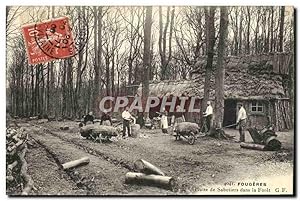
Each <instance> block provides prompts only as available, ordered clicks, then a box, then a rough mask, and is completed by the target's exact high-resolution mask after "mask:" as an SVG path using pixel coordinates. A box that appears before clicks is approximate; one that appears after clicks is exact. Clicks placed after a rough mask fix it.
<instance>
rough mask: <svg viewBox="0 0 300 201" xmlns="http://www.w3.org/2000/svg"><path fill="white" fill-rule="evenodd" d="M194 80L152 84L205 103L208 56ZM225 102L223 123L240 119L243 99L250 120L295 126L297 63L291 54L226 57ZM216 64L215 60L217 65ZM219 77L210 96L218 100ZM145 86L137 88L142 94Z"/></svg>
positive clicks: (160, 91)
mask: <svg viewBox="0 0 300 201" xmlns="http://www.w3.org/2000/svg"><path fill="white" fill-rule="evenodd" d="M196 65H197V69H196V70H195V71H194V72H193V76H192V79H190V80H176V81H174V80H172V81H154V82H152V83H151V84H150V86H149V87H150V96H157V97H163V96H169V97H171V96H176V97H181V96H187V97H197V98H198V99H199V100H198V101H196V103H195V107H196V108H200V107H201V100H202V98H203V94H204V76H205V70H204V69H205V65H206V60H205V58H202V59H200V60H199V62H198V63H197V64H196ZM225 65H226V66H225V83H224V84H225V85H224V93H225V97H224V98H225V104H224V122H223V125H224V126H226V125H230V124H233V123H235V121H236V113H237V104H238V103H239V102H243V104H244V106H245V109H246V110H247V113H248V120H249V121H248V124H249V126H251V127H256V128H262V127H263V126H265V125H267V124H269V123H272V124H273V125H274V126H275V129H276V130H284V129H291V128H292V121H293V119H292V111H291V102H290V95H289V84H288V80H289V79H288V78H289V77H288V74H289V70H290V68H291V65H293V57H292V55H290V54H272V55H255V56H253V55H247V56H243V57H233V56H231V57H227V58H226V59H225ZM213 66H214V67H215V63H214V65H213ZM214 88H215V80H214V75H213V76H212V79H211V90H210V96H209V99H210V100H212V101H214V98H215V97H214ZM141 90H142V87H141V86H140V87H139V88H138V89H137V94H138V95H141ZM186 118H187V119H188V120H189V121H193V122H200V121H201V115H200V114H199V113H186Z"/></svg>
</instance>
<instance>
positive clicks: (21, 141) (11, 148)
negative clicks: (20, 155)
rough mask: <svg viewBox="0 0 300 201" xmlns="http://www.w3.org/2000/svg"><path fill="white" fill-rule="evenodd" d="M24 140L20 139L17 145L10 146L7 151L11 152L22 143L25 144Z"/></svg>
mask: <svg viewBox="0 0 300 201" xmlns="http://www.w3.org/2000/svg"><path fill="white" fill-rule="evenodd" d="M23 142H24V141H23V140H20V141H18V142H17V143H16V144H15V145H13V146H11V147H8V148H7V151H8V152H11V151H13V150H15V149H17V148H18V147H19V146H20V145H21V144H23Z"/></svg>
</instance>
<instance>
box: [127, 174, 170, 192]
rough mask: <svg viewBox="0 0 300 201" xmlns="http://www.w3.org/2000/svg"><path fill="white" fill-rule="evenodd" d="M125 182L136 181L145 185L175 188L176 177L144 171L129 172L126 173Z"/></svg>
mask: <svg viewBox="0 0 300 201" xmlns="http://www.w3.org/2000/svg"><path fill="white" fill-rule="evenodd" d="M125 183H128V184H129V183H136V184H143V185H154V186H158V187H163V188H167V189H174V187H175V179H174V178H172V177H168V176H161V175H153V174H150V175H146V174H144V173H137V172H127V174H126V175H125Z"/></svg>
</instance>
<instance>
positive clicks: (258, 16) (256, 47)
mask: <svg viewBox="0 0 300 201" xmlns="http://www.w3.org/2000/svg"><path fill="white" fill-rule="evenodd" d="M260 9H261V8H259V7H258V8H257V20H256V27H255V38H254V42H255V53H256V54H257V53H258V51H259V50H258V45H259V42H258V31H259V21H260Z"/></svg>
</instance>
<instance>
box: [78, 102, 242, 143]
mask: <svg viewBox="0 0 300 201" xmlns="http://www.w3.org/2000/svg"><path fill="white" fill-rule="evenodd" d="M238 109H239V111H238V116H237V121H236V125H238V127H239V133H240V139H239V142H245V129H246V121H247V113H246V110H245V108H244V107H243V104H242V103H239V104H238ZM203 116H204V118H205V121H204V123H205V132H206V133H208V132H209V131H210V130H211V128H212V122H213V107H212V105H211V102H210V101H207V107H206V110H205V112H204V113H203ZM122 119H123V138H124V137H126V133H127V134H128V136H129V137H130V136H131V130H130V122H131V121H134V120H135V118H134V117H133V116H132V115H131V114H130V112H129V108H128V107H126V108H125V110H124V111H123V112H122ZM184 121H185V117H184V113H183V110H182V108H181V107H180V106H179V105H178V106H177V107H176V111H175V112H174V113H173V115H172V118H171V126H172V127H173V128H174V127H175V126H176V124H178V123H181V122H184ZM88 122H91V123H94V116H93V113H92V112H90V113H89V114H87V115H86V116H84V120H83V123H84V124H85V125H86V124H87V123H88ZM100 125H107V126H111V125H112V120H111V116H110V115H109V114H108V112H107V111H104V112H103V115H102V116H101V119H100ZM168 127H169V126H168V112H167V111H166V109H163V111H162V113H161V129H162V132H163V133H167V132H168Z"/></svg>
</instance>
